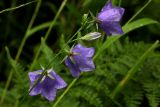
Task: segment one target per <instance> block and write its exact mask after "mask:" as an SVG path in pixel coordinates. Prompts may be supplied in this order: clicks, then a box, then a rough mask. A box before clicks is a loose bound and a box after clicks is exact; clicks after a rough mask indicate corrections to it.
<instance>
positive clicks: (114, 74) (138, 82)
mask: <svg viewBox="0 0 160 107" xmlns="http://www.w3.org/2000/svg"><path fill="white" fill-rule="evenodd" d="M149 47H150V44H144V43H143V42H137V43H134V42H133V43H132V42H129V41H128V40H127V39H126V40H125V41H124V42H123V43H121V42H119V41H117V42H116V43H114V44H113V45H111V46H110V47H108V49H107V50H106V51H105V53H104V54H101V55H100V57H97V59H96V60H95V62H96V65H97V66H96V67H97V69H96V71H93V72H89V73H85V74H82V76H81V78H80V79H79V80H78V82H77V83H76V84H75V85H74V86H73V87H72V88H71V89H70V91H69V92H68V94H67V95H66V96H64V98H63V100H62V101H61V102H60V107H65V104H66V103H67V102H69V101H71V99H74V100H72V103H70V104H68V103H67V106H70V105H72V104H75V105H74V107H81V106H82V107H83V106H85V107H86V106H87V107H105V106H110V107H120V106H122V107H139V106H140V105H141V104H142V102H143V100H144V99H145V98H147V99H148V101H149V105H152V106H151V107H156V106H153V105H158V104H159V102H158V101H159V100H158V99H159V97H160V96H159V94H157V92H159V91H158V90H159V89H158V88H157V87H156V88H157V89H155V90H153V89H152V88H154V87H153V86H150V85H149V84H146V80H144V81H143V80H142V79H143V77H142V76H141V75H143V76H144V77H145V76H147V75H151V72H150V74H149V72H147V71H148V69H147V65H146V63H150V64H151V65H152V64H153V63H155V60H152V59H151V58H150V57H154V59H157V61H160V58H159V57H157V56H156V55H158V54H159V53H156V52H152V53H151V54H150V55H149V57H148V58H147V59H146V60H149V62H148V61H147V62H145V63H144V64H143V66H141V67H140V68H139V70H138V72H137V73H136V74H135V75H134V76H133V77H132V78H131V80H130V81H129V83H127V85H126V87H125V88H124V89H123V90H122V91H121V92H120V95H119V96H118V97H117V98H116V99H114V100H113V101H112V100H111V99H110V93H111V92H112V91H113V89H114V88H115V86H116V85H117V84H118V83H119V81H120V80H121V79H122V78H123V77H124V76H125V75H126V73H127V72H128V70H129V69H130V68H132V67H133V66H134V65H135V63H136V62H137V59H138V58H139V57H140V56H141V55H142V54H143V53H144V52H145V51H146V50H147V49H148V48H149ZM156 66H157V67H156V69H157V68H160V65H157V64H156ZM146 70H147V71H146ZM157 70H159V69H157ZM155 72H156V73H158V72H157V71H155ZM142 73H143V74H142ZM147 81H150V80H147ZM158 84H159V83H158V82H157V83H155V85H154V86H156V85H158ZM146 85H147V86H148V87H146ZM151 89H152V91H149V90H151ZM146 90H147V91H146ZM153 93H156V94H154V95H153ZM109 102H111V103H109Z"/></svg>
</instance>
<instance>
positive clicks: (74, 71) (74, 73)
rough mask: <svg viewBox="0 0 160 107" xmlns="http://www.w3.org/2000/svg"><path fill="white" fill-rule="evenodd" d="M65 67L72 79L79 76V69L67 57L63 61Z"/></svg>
mask: <svg viewBox="0 0 160 107" xmlns="http://www.w3.org/2000/svg"><path fill="white" fill-rule="evenodd" d="M65 64H66V66H67V67H68V68H69V69H70V71H71V74H72V76H73V77H78V76H79V75H80V69H79V67H78V66H77V64H74V63H73V62H72V61H71V59H70V58H69V57H67V59H66V60H65Z"/></svg>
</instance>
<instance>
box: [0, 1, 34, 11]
mask: <svg viewBox="0 0 160 107" xmlns="http://www.w3.org/2000/svg"><path fill="white" fill-rule="evenodd" d="M36 1H37V0H34V1H31V2H28V3H25V4H21V5H19V6H16V7H11V8H7V9H4V10H2V11H0V14H1V13H4V12H8V11H13V10H15V9H19V8H21V7H24V6H27V5H29V4H31V3H33V2H36Z"/></svg>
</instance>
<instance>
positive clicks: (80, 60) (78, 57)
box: [65, 44, 95, 77]
mask: <svg viewBox="0 0 160 107" xmlns="http://www.w3.org/2000/svg"><path fill="white" fill-rule="evenodd" d="M94 51H95V50H94V48H93V47H90V48H86V47H84V46H82V45H81V44H77V45H76V46H75V47H74V48H73V49H72V52H71V53H70V55H69V56H68V57H67V58H66V60H65V64H66V66H67V67H68V68H69V69H70V71H71V74H72V76H73V77H78V76H79V75H80V73H81V72H88V71H93V70H94V69H95V65H94V63H93V60H92V57H93V55H94Z"/></svg>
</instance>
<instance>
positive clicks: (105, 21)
mask: <svg viewBox="0 0 160 107" xmlns="http://www.w3.org/2000/svg"><path fill="white" fill-rule="evenodd" d="M123 14H124V8H121V7H113V6H112V0H109V2H108V3H107V4H106V5H105V6H104V7H103V8H102V10H101V12H100V13H99V14H98V17H97V19H98V22H99V27H100V28H101V29H102V30H103V31H104V32H105V33H106V34H107V35H117V34H123V31H122V28H121V25H120V20H121V18H122V16H123Z"/></svg>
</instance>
